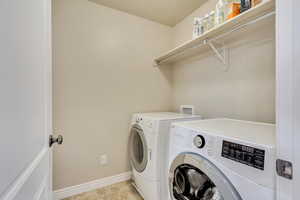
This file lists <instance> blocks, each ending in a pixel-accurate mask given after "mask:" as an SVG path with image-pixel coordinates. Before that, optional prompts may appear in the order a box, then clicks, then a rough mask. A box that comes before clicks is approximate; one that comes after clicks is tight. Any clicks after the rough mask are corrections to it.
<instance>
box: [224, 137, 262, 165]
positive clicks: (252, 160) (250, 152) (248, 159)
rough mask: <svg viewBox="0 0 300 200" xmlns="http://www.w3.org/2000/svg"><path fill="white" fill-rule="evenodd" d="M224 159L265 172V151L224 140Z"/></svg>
mask: <svg viewBox="0 0 300 200" xmlns="http://www.w3.org/2000/svg"><path fill="white" fill-rule="evenodd" d="M222 157H224V158H227V159H230V160H233V161H236V162H239V163H242V164H246V165H248V166H250V167H254V168H257V169H260V170H264V165H265V150H262V149H257V148H254V147H250V146H246V145H241V144H237V143H233V142H228V141H225V140H223V145H222Z"/></svg>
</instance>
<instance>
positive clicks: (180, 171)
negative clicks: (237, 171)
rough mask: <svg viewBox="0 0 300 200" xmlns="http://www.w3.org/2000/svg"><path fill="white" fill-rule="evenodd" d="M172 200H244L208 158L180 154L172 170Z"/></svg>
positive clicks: (170, 180) (170, 181)
mask: <svg viewBox="0 0 300 200" xmlns="http://www.w3.org/2000/svg"><path fill="white" fill-rule="evenodd" d="M169 189H170V195H171V197H172V200H242V198H241V197H240V195H239V194H238V192H237V191H236V189H235V188H234V187H233V185H232V184H231V183H230V181H229V180H228V179H227V178H226V177H225V175H224V174H223V173H222V172H221V171H220V170H219V169H218V168H217V167H216V166H215V165H214V164H213V163H211V162H210V161H208V160H207V159H206V158H204V157H202V156H200V155H196V154H192V153H184V154H180V155H179V156H177V157H176V159H175V160H174V161H173V163H172V165H171V168H170V177H169Z"/></svg>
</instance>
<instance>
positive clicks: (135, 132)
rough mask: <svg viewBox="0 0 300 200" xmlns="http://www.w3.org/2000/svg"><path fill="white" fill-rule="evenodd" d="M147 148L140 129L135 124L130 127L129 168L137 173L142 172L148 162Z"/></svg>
mask: <svg viewBox="0 0 300 200" xmlns="http://www.w3.org/2000/svg"><path fill="white" fill-rule="evenodd" d="M147 152H148V147H147V141H146V137H145V134H144V132H143V130H142V128H141V127H140V126H139V125H137V124H135V125H133V126H132V128H131V131H130V138H129V154H130V163H131V166H132V167H133V168H134V169H135V170H136V171H137V172H140V173H141V172H143V171H144V170H145V169H146V166H147V162H148V153H147Z"/></svg>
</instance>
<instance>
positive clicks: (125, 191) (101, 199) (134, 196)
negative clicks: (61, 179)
mask: <svg viewBox="0 0 300 200" xmlns="http://www.w3.org/2000/svg"><path fill="white" fill-rule="evenodd" d="M64 200H142V198H141V197H140V196H139V194H138V193H137V191H136V190H135V189H134V187H133V186H132V185H131V181H125V182H121V183H117V184H114V185H110V186H107V187H104V188H100V189H97V190H93V191H90V192H85V193H82V194H79V195H76V196H73V197H69V198H66V199H64Z"/></svg>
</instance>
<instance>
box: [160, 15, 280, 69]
mask: <svg viewBox="0 0 300 200" xmlns="http://www.w3.org/2000/svg"><path fill="white" fill-rule="evenodd" d="M275 14H276V12H275V11H271V12H269V13H267V14H264V15H262V16H260V17H257V18H255V19H253V20H251V21H249V22H247V23H244V24H241V25H237V26H236V27H234V28H233V29H231V30H229V31H227V32H225V33H222V34H219V35H217V36H215V37H212V38H206V39H203V40H202V41H201V42H200V43H199V44H196V45H194V46H191V47H187V48H184V49H182V50H180V51H178V52H175V53H173V54H170V55H168V56H166V57H165V58H163V59H161V60H160V61H158V62H157V61H156V64H157V65H160V64H163V63H165V62H167V61H168V60H169V59H170V58H173V57H174V56H178V55H181V54H183V53H184V52H185V51H187V50H191V49H195V48H199V47H201V46H204V45H207V44H211V43H210V41H215V40H218V39H220V38H222V37H225V36H226V35H229V34H231V33H233V32H235V31H238V30H240V29H243V28H245V27H247V26H249V25H252V24H254V23H256V22H258V21H261V20H263V19H266V18H268V17H271V16H273V15H275ZM210 46H211V45H210ZM213 50H214V51H215V49H213ZM217 56H218V57H219V55H217Z"/></svg>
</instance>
